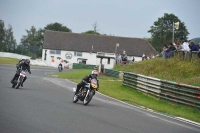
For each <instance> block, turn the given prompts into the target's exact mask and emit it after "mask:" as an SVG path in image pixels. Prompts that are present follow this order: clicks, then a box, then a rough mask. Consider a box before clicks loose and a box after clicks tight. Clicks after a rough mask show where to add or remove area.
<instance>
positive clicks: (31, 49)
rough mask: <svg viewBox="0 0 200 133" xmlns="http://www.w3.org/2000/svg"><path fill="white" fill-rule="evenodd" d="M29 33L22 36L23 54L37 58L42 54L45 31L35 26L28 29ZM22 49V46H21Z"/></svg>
mask: <svg viewBox="0 0 200 133" xmlns="http://www.w3.org/2000/svg"><path fill="white" fill-rule="evenodd" d="M26 32H27V35H24V36H23V37H22V38H21V42H20V44H21V46H20V47H22V46H23V54H26V55H29V56H32V57H33V58H37V57H38V56H41V54H42V53H41V51H42V45H43V42H44V31H43V30H42V29H39V30H37V29H36V28H35V27H34V26H32V27H31V28H30V30H26ZM20 51H22V50H21V48H20Z"/></svg>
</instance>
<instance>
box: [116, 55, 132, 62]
mask: <svg viewBox="0 0 200 133" xmlns="http://www.w3.org/2000/svg"><path fill="white" fill-rule="evenodd" d="M134 61H135V58H134V57H133V59H132V60H131V61H130V60H128V57H127V55H126V54H117V57H116V64H127V63H130V62H134ZM122 62H123V63H122Z"/></svg>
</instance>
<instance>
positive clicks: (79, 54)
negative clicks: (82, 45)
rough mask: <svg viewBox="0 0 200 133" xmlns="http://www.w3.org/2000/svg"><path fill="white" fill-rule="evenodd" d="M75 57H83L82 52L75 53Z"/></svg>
mask: <svg viewBox="0 0 200 133" xmlns="http://www.w3.org/2000/svg"><path fill="white" fill-rule="evenodd" d="M74 56H82V52H74Z"/></svg>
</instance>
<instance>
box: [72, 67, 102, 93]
mask: <svg viewBox="0 0 200 133" xmlns="http://www.w3.org/2000/svg"><path fill="white" fill-rule="evenodd" d="M97 76H98V71H97V70H93V71H92V74H89V75H87V76H85V77H84V78H83V79H82V81H81V82H80V83H78V84H77V89H76V92H75V95H76V94H77V93H78V92H79V90H80V88H81V87H84V86H85V84H86V83H89V82H90V79H92V78H96V80H97V84H98V87H97V89H96V90H97V91H98V90H99V81H98V79H97Z"/></svg>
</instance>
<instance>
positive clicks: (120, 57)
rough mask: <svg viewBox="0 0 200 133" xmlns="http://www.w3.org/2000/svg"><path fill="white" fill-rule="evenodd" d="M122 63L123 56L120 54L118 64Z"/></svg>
mask: <svg viewBox="0 0 200 133" xmlns="http://www.w3.org/2000/svg"><path fill="white" fill-rule="evenodd" d="M121 62H122V56H121V54H118V56H117V63H118V64H120V63H121Z"/></svg>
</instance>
